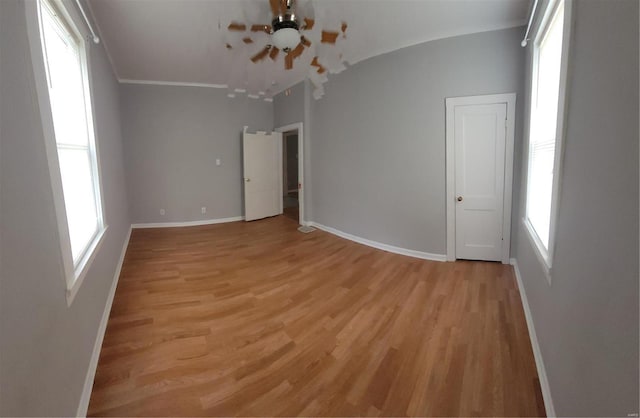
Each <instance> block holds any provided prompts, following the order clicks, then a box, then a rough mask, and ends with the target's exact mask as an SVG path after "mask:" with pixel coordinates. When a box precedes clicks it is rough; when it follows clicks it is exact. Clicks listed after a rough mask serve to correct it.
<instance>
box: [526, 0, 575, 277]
mask: <svg viewBox="0 0 640 418" xmlns="http://www.w3.org/2000/svg"><path fill="white" fill-rule="evenodd" d="M565 11H566V10H565V1H564V0H560V1H551V2H549V5H548V8H547V11H546V13H545V16H544V18H543V20H542V24H541V25H540V30H539V32H538V34H537V36H536V39H535V42H534V44H533V68H532V72H531V89H532V91H531V114H530V124H529V125H530V130H529V160H528V168H529V173H528V178H527V200H526V203H527V204H526V217H525V225H526V226H527V229H528V230H529V233H530V235H531V238H532V240H533V242H534V244H535V248H536V250H537V251H538V253H539V254H538V255H539V256H540V257H541V259H542V261H543V263H544V265H545V267H546V269H547V273H548V270H549V269H550V268H551V255H552V254H553V231H554V227H555V206H556V194H557V188H558V176H559V174H558V173H559V164H560V157H559V156H560V155H561V139H562V125H563V123H562V122H563V114H564V91H565V80H566V70H565V68H566V62H565V61H566V51H567V48H566V45H567V42H568V41H567V39H565V34H566V33H568V31H565V27H564V26H565V25H564V22H565Z"/></svg>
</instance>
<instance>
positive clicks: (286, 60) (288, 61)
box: [284, 52, 293, 70]
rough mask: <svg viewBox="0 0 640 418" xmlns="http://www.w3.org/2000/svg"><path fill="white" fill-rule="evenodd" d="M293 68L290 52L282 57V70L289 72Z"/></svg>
mask: <svg viewBox="0 0 640 418" xmlns="http://www.w3.org/2000/svg"><path fill="white" fill-rule="evenodd" d="M292 68H293V57H292V56H291V52H289V53H288V54H287V55H285V56H284V69H285V70H290V69H292Z"/></svg>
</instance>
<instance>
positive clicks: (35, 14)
mask: <svg viewBox="0 0 640 418" xmlns="http://www.w3.org/2000/svg"><path fill="white" fill-rule="evenodd" d="M50 2H52V3H54V4H55V5H56V11H58V12H60V13H61V14H62V15H63V16H62V17H63V19H64V20H65V21H66V22H65V23H67V25H66V26H67V28H68V29H69V30H70V31H72V32H74V33H73V35H75V36H76V37H77V39H78V40H79V42H80V54H81V64H82V76H83V81H84V88H85V91H87V92H89V100H87V101H86V102H85V103H86V106H87V124H88V125H89V129H88V134H89V143H90V148H91V151H92V152H93V153H95V155H96V159H95V163H94V164H95V165H94V167H93V169H94V172H95V173H96V174H97V175H96V176H95V177H94V181H95V184H94V187H95V190H96V192H97V193H96V194H97V196H96V207H97V208H98V223H99V227H98V229H97V231H96V233H95V235H94V237H93V238H92V241H91V242H90V244H89V245H88V246H87V248H86V250H85V251H84V253H83V255H82V256H81V257H80V259H79V260H78V262H77V263H76V264H75V265H74V262H73V256H72V252H71V241H70V237H69V228H68V224H67V214H66V209H65V203H64V192H63V188H62V177H61V173H60V163H59V160H58V150H57V144H56V139H55V131H54V125H53V117H52V114H51V102H50V100H49V87H48V82H47V72H46V69H45V62H44V57H43V53H42V51H43V50H42V37H41V27H42V25H41V23H42V22H41V19H40V10H39V8H40V7H41V5H40V1H29V2H25V14H26V21H27V35H28V40H29V49H30V52H31V61H32V66H33V73H34V74H33V75H34V80H35V87H36V89H35V90H36V92H35V93H36V98H37V102H38V106H39V109H40V118H41V122H42V130H43V137H44V142H45V150H46V155H47V163H48V168H49V178H50V181H51V189H52V192H53V203H54V212H55V217H56V221H57V225H58V228H57V229H58V240H59V243H60V257H61V264H62V265H61V267H62V272H63V274H64V278H65V284H66V300H67V305H68V306H71V303H72V302H73V300H74V298H75V296H76V294H77V293H78V291H79V289H80V286H81V285H82V283H83V281H84V278H85V276H86V274H87V272H88V271H89V269H90V267H91V264H92V262H93V260H94V259H95V257H96V254H97V252H98V251H99V249H100V246H101V245H102V242H103V241H104V237H105V235H106V231H107V229H108V225H107V224H106V220H105V219H104V213H105V208H104V202H103V200H102V195H103V189H102V184H101V182H100V178H101V168H100V154H99V148H98V141H97V133H96V126H95V118H94V115H93V108H94V107H95V106H94V104H95V103H94V98H93V94H91V93H92V91H93V89H92V85H91V72H90V66H89V65H88V62H89V56H88V50H87V49H88V45H87V42H86V41H85V39H86V34H83V33H82V32H81V31H80V30H78V26H77V25H76V22H77V21H79V20H78V19H79V17H78V16H71V13H73V11H70V9H69V8H67V7H65V5H64V4H63V2H62V1H60V0H50Z"/></svg>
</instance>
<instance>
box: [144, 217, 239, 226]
mask: <svg viewBox="0 0 640 418" xmlns="http://www.w3.org/2000/svg"><path fill="white" fill-rule="evenodd" d="M243 220H244V216H234V217H231V218H217V219H203V220H201V221H188V222H156V223H142V224H132V225H131V228H134V229H137V228H176V227H181V226H199V225H213V224H223V223H227V222H238V221H243Z"/></svg>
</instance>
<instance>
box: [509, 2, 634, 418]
mask: <svg viewBox="0 0 640 418" xmlns="http://www.w3.org/2000/svg"><path fill="white" fill-rule="evenodd" d="M574 5H575V9H574V18H575V20H574V21H575V27H574V36H573V50H572V54H573V62H572V70H570V76H569V85H568V88H569V92H570V93H569V97H568V99H569V111H568V119H567V125H566V139H565V154H564V166H563V170H562V175H561V194H560V200H559V215H558V230H557V239H556V250H555V261H554V265H553V273H552V284H551V285H549V284H548V283H547V280H546V278H545V275H544V273H543V271H542V268H541V265H540V262H539V261H538V259H537V257H536V255H535V253H534V250H533V248H532V246H531V243H530V241H529V238H528V236H527V231H526V230H525V229H524V228H523V226H522V224H521V223H519V224H518V229H517V230H516V231H517V234H516V235H517V237H516V241H517V242H516V257H517V260H518V264H519V267H520V272H521V275H522V280H523V282H524V287H525V289H526V294H527V298H528V300H529V305H530V307H531V311H532V314H533V319H534V323H535V328H536V333H537V336H538V340H539V343H540V348H541V352H542V356H543V358H544V362H545V366H546V371H547V376H548V379H549V386H550V389H551V395H552V398H553V401H554V405H555V410H556V413H557V414H558V415H564V416H627V414H628V413H635V412H638V402H639V400H638V391H639V387H638V349H639V347H638V252H639V248H638V213H639V211H638V111H639V109H638V2H637V1H634V0H625V1H622V0H616V1H610V0H590V1H575V2H574ZM528 52H529V54H530V53H531V48H528ZM529 59H530V57H529ZM529 82H530V74H529V75H528V77H527V85H529ZM527 131H528V129H527ZM522 175H523V177H522V179H523V180H522V183H521V184H522V190H523V191H524V190H525V187H526V182H525V180H526V179H525V178H524V176H525V175H526V166H524V167H522ZM522 198H523V200H522V203H521V205H520V207H522V208H524V195H523V196H522ZM517 213H518V212H515V216H516V218H517V219H518V220H520V219H522V217H523V216H524V212H523V211H521V212H520V214H519V215H517Z"/></svg>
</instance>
